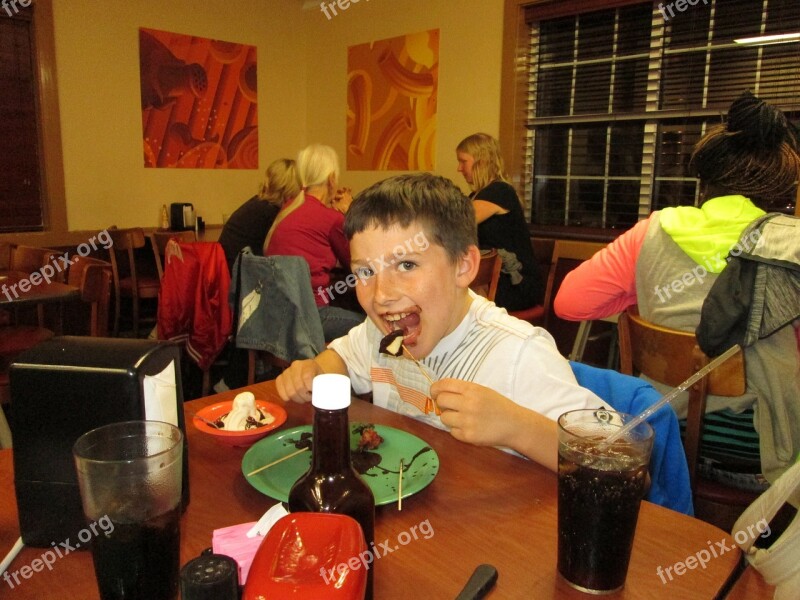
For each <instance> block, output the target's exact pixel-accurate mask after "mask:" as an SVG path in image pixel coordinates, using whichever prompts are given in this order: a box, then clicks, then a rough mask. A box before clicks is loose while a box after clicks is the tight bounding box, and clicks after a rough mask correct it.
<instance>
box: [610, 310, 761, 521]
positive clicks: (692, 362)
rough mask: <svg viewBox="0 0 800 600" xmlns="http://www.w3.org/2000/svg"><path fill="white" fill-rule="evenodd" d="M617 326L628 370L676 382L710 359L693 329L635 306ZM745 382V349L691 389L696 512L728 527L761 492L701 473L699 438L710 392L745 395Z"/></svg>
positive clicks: (688, 440)
mask: <svg viewBox="0 0 800 600" xmlns="http://www.w3.org/2000/svg"><path fill="white" fill-rule="evenodd" d="M618 329H619V353H620V365H621V366H620V370H621V371H622V372H623V373H626V374H628V375H634V374H639V373H641V374H643V375H646V376H647V377H650V378H651V379H653V380H655V381H658V382H661V383H664V384H666V385H670V386H677V385H678V384H680V383H682V382H683V381H685V380H686V379H687V378H688V377H689V376H690V375H692V374H693V373H695V372H697V371H698V370H700V369H701V368H702V367H703V366H705V365H706V364H708V362H709V360H708V357H707V356H706V355H705V354H704V353H703V352H702V350H700V347H699V346H698V345H697V339H696V338H695V336H694V334H693V333H689V332H685V331H678V330H676V329H669V328H666V327H660V326H658V325H655V324H653V323H651V322H649V321H646V320H645V319H643V318H642V317H641V316H639V313H638V310H637V309H636V307H631V308H629V309H628V310H627V311H626V312H624V313H622V314H621V315H620V316H619V322H618ZM746 387H747V385H746V377H745V368H744V354H743V353H742V352H741V351H740V352H738V353H737V354H735V355H734V356H733V357H732V358H730V359H728V360H727V361H726V362H725V363H723V364H722V365H720V366H719V367H718V368H717V369H715V370H714V371H712V372H711V373H709V374H708V375H707V376H706V377H704V378H703V379H701V380H700V381H699V382H697V383H696V384H695V385H694V386H692V387H691V388H690V389H689V390H688V393H689V406H688V414H687V418H686V435H685V439H684V449H685V451H686V461H687V463H688V467H689V479H690V481H691V484H692V491H693V494H694V504H695V515H696V516H697V517H698V518H700V519H702V520H704V521H707V522H709V523H713V524H715V525H717V526H718V527H720V528H722V529H725V530H728V531H729V530H730V529H731V527H732V526H733V523H734V522H735V520H736V518H737V517H738V516H739V514H741V512H742V511H743V510H744V508H745V507H747V506H748V505H750V503H752V502H753V501H754V500H755V499H756V497H757V496H758V495H757V494H756V493H753V492H747V491H742V490H739V489H736V488H732V487H728V486H725V485H724V484H721V483H717V482H714V481H710V480H706V479H704V478H703V477H702V476H700V475H699V474H698V471H697V465H698V460H699V452H700V440H701V434H702V430H703V416H704V415H705V411H706V396H707V395H708V394H714V395H717V396H740V395H742V394H744V393H745V390H746Z"/></svg>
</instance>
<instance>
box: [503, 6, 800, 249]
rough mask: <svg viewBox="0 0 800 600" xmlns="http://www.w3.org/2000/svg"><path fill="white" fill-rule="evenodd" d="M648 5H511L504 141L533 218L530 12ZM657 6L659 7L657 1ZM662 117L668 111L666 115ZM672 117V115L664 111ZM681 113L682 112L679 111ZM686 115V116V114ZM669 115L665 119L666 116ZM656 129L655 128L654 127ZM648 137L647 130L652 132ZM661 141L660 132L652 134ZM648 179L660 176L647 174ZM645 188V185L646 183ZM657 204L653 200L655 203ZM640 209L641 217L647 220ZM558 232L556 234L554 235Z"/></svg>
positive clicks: (596, 236) (577, 233)
mask: <svg viewBox="0 0 800 600" xmlns="http://www.w3.org/2000/svg"><path fill="white" fill-rule="evenodd" d="M641 1H642V0H583V1H581V0H561V1H558V0H533V1H532V0H505V7H504V8H505V13H504V36H503V39H504V43H503V54H502V73H501V94H500V98H501V107H500V108H501V110H500V139H501V148H502V149H503V156H504V159H505V161H506V165H507V167H508V171H509V175H510V177H511V181H512V184H513V185H514V186H515V188H516V189H517V192H518V193H519V195H520V198H523V201H524V203H525V205H526V206H525V209H526V215H527V216H528V217H529V218H530V211H531V202H532V199H531V196H530V194H529V190H530V189H531V187H532V184H533V169H532V156H531V151H530V150H529V148H531V147H532V144H531V137H532V133H531V131H530V130H529V129H528V127H527V123H528V87H529V72H528V58H529V55H530V44H531V36H530V31H529V28H528V25H527V21H526V11H528V10H530V9H535V10H536V11H537V16H538V17H539V18H541V19H550V18H555V17H559V16H566V15H570V14H576V13H586V12H592V11H595V10H603V9H611V8H619V7H624V6H629V5H633V4H639V3H641ZM653 5H654V7H655V6H656V5H657V3H656V2H653ZM660 112H662V111H660ZM663 112H668V111H663ZM676 112H677V111H676ZM702 112H707V113H709V114H708V115H700V114H699V113H698V112H696V111H693V112H692V116H711V115H712V114H718V111H715V110H704V111H702ZM680 113H683V111H680ZM661 116H662V117H663V116H664V115H663V114H662V115H661ZM653 129H655V127H653ZM645 135H646V136H647V135H648V133H647V128H646V133H645ZM652 136H653V137H655V132H654V131H653V132H652ZM644 177H650V178H652V177H654V174H652V173H651V174H645V173H643V178H644ZM643 185H645V183H644V182H643ZM651 201H652V198H651ZM642 211H643V209H641V208H640V214H639V218H643V217H646V216H647V214H642ZM795 214H796V215H798V216H800V186H798V190H797V197H796V201H795ZM554 227H555V228H556V231H554V230H553V229H554ZM529 228H530V230H531V233H532V235H537V236H543V237H569V238H575V239H588V240H602V241H609V240H611V239H614V238H615V237H616V236H617V235H619V234H620V233H622V230H609V229H600V228H589V227H575V226H572V227H570V226H548V225H537V224H533V223H529Z"/></svg>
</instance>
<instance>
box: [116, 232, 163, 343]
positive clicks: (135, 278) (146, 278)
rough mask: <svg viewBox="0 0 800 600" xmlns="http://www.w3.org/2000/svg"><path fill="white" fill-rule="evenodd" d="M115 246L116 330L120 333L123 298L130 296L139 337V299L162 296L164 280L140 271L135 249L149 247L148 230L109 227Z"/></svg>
mask: <svg viewBox="0 0 800 600" xmlns="http://www.w3.org/2000/svg"><path fill="white" fill-rule="evenodd" d="M108 234H109V236H110V237H111V243H112V245H111V247H110V248H109V249H108V254H109V258H110V259H111V272H112V275H113V279H114V333H113V335H114V336H115V337H116V336H118V335H119V320H120V313H121V306H122V297H128V298H130V299H131V303H132V304H133V335H134V337H139V322H140V321H139V301H140V300H142V299H147V298H158V290H159V287H160V282H159V279H158V277H157V276H153V275H150V274H146V273H144V272H140V269H139V266H138V263H137V261H136V254H135V251H136V250H137V249H139V248H144V247H145V235H144V231H143V230H142V229H141V228H140V227H137V228H134V229H109V230H108Z"/></svg>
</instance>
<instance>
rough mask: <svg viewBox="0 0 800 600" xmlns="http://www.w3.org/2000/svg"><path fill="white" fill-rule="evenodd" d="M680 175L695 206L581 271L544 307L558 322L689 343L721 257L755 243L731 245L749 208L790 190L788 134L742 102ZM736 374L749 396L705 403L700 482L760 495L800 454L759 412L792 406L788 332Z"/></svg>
mask: <svg viewBox="0 0 800 600" xmlns="http://www.w3.org/2000/svg"><path fill="white" fill-rule="evenodd" d="M690 164H691V166H692V168H694V169H695V172H696V173H697V174H698V177H699V179H700V194H701V206H700V207H699V208H695V207H691V206H679V207H673V208H665V209H663V210H661V211H656V212H653V213H652V214H651V215H650V216H649V217H648V218H647V219H644V220H642V221H640V222H639V223H637V224H636V225H635V226H634V227H633V228H631V229H630V230H629V231H627V232H626V233H624V234H622V235H621V236H619V237H618V238H617V239H616V240H615V241H614V242H612V243H611V244H609V245H608V246H607V247H606V248H605V249H603V250H601V251H600V252H598V253H597V254H595V255H594V256H593V257H592V258H591V259H590V260H588V261H586V262H584V263H582V264H581V265H580V266H579V267H578V268H576V269H575V270H573V271H572V272H571V273H569V274H568V275H567V277H566V278H565V279H564V281H563V283H562V284H561V287H560V289H559V292H558V294H557V296H556V298H555V303H554V310H555V312H556V314H557V315H558V316H560V317H561V318H564V319H572V320H586V319H600V318H603V317H607V316H610V315H613V314H616V313H619V312H621V311H623V310H625V309H626V308H628V307H629V306H631V305H634V304H638V306H639V313H640V314H641V315H642V316H643V317H644V318H645V319H647V320H648V321H651V322H653V323H656V324H657V325H662V326H664V327H669V328H672V329H679V330H683V331H690V332H692V333H694V332H695V329H696V328H697V326H698V323H699V321H700V314H701V307H702V305H703V301H704V299H705V298H706V296H707V294H708V293H709V290H710V289H711V287H712V285H713V283H714V281H715V280H716V279H717V276H718V274H719V273H720V272H721V271H722V270H723V269H724V268H725V266H726V264H727V260H728V259H727V257H728V256H729V253H730V254H733V255H738V253H741V252H743V251H749V250H751V249H752V246H753V245H755V244H757V243H758V239H757V237H752V236H745V237H741V236H742V232H743V231H745V229H746V228H747V227H748V225H750V224H751V223H752V222H754V221H755V220H757V219H759V218H760V217H762V216H763V215H764V214H765V212H764V210H762V209H761V208H760V207H759V203H764V202H767V201H769V200H770V199H774V198H776V197H780V196H785V195H786V194H787V193H790V192H792V190H794V189H795V186H796V182H797V179H798V176H800V156H799V155H798V146H797V138H796V136H795V130H794V128H793V127H792V126H791V124H790V123H789V122H788V120H787V119H786V116H785V115H784V114H783V113H782V112H781V111H780V110H778V109H777V108H775V107H773V106H770V105H769V104H767V103H766V102H764V101H762V100H760V99H758V98H756V97H755V96H754V95H753V94H751V93H750V92H745V93H743V94H742V95H741V96H739V98H737V99H736V100H735V101H734V102H733V103H732V104H731V106H730V109H729V111H728V115H727V120H726V122H725V123H723V124H720V125H716V126H713V127H711V128H709V130H708V132H707V133H706V134H705V135H704V136H703V138H702V139H701V140H700V141H699V142H698V143H697V145H696V146H695V148H694V151H693V153H692V158H691V163H690ZM745 364H746V376H747V389H748V393H747V394H745V395H744V396H741V397H737V398H722V397H716V396H709V397H708V402H707V409H706V410H707V414H706V418H705V422H706V424H707V425H710V426H713V427H714V428H715V429H716V431H717V436H716V438H713V437H711V436H707V437H704V439H703V443H702V449H701V456H702V457H704V462H703V464H701V465H700V469H701V473H703V475H704V476H706V477H709V478H712V479H717V480H721V481H725V482H727V483H728V484H732V485H735V486H738V487H741V488H743V489H751V490H754V491H759V490H761V489H764V488H765V487H766V486H767V485H768V484H767V482H766V481H765V480H764V477H766V480H768V481H774V479H776V478H777V477H778V476H779V475H780V473H782V472H783V471H784V470H785V469H786V468H787V467H788V466H789V465H790V464H791V463H792V462H793V461H794V458H795V457H796V456H797V453H798V450H800V447H798V443H800V440H794V442H790V443H788V445H787V441H786V440H785V439H778V438H779V436H776V435H772V434H773V432H777V431H778V429H779V428H777V427H775V423H770V422H769V417H768V416H767V415H770V414H771V415H773V416H776V413H775V412H774V411H772V410H767V407H770V406H786V405H787V402H789V403H795V405H796V403H797V399H798V398H800V360H799V358H798V349H797V344H796V341H795V332H794V330H793V328H792V327H791V326H788V327H784V328H782V329H780V330H779V331H776V332H775V333H774V334H772V335H770V336H769V337H767V338H765V339H762V340H759V341H758V342H757V343H755V344H753V345H752V346H750V347H748V348H746V349H745ZM685 402H686V400H685V395H684V399H683V401H682V402H681V401H680V400H678V401H677V404H675V403H673V407H674V408H675V409H676V412H677V413H678V416H679V417H685V414H686V405H685ZM759 407H760V408H761V410H759ZM754 415H755V425H756V427H755V428H754ZM765 416H767V417H766V420H765ZM710 429H711V427H705V428H704V430H705V431H710ZM756 429H757V430H758V432H759V433H760V436H759V434H758V433H756ZM720 430H724V431H725V434H724V435H723V436H720V435H719V432H720ZM704 436H705V434H704ZM720 437H725V439H723V440H720ZM762 474H763V477H762Z"/></svg>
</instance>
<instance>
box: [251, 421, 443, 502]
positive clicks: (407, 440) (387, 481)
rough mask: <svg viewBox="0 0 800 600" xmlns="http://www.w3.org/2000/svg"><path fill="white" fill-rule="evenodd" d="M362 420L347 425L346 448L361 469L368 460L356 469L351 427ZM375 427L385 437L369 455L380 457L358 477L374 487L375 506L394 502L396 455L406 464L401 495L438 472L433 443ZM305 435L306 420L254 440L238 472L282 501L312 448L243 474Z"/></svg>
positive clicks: (291, 449)
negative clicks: (300, 423) (348, 446)
mask: <svg viewBox="0 0 800 600" xmlns="http://www.w3.org/2000/svg"><path fill="white" fill-rule="evenodd" d="M361 425H362V424H361V423H351V424H350V431H351V436H350V448H351V449H353V453H352V455H353V459H354V460H353V463H354V465H356V467H357V470H359V472H360V471H362V470H364V469H365V468H366V465H365V466H364V467H362V468H360V469H359V468H358V465H359V463H360V462H361V461H359V460H358V459H357V456H356V455H357V454H358V453H357V452H356V451H355V449H356V448H357V447H358V440H359V438H360V435H359V434H358V433H352V432H353V431H354V430H355V429H356V428H358V427H360V426H361ZM375 430H376V431H377V432H378V434H379V435H380V436H381V437H382V438H383V442H382V443H381V445H380V446H378V448H377V449H375V450H372V451H370V454H377V455H378V456H377V457H376V456H372V457H370V458H372V459H373V460H374V461H377V460H378V458H380V462H378V464H377V465H375V466H372V467H370V468H368V469H366V470H365V471H364V472H363V473H361V476H362V478H363V479H364V481H366V482H367V484H368V485H369V487H370V488H371V489H372V493H373V494H374V495H375V504H376V505H378V506H380V505H382V504H391V503H392V502H397V483H398V475H399V467H400V459H403V465H404V466H403V498H406V497H407V496H411V495H412V494H416V493H417V492H418V491H420V490H421V489H423V488H424V487H425V486H427V485H428V484H429V483H430V482H431V481H433V478H434V477H436V474H437V473H438V472H439V456H438V455H437V454H436V451H435V450H434V449H433V448H431V447H430V446H429V445H428V444H426V443H425V442H424V441H422V440H421V439H419V438H418V437H417V436H415V435H411V434H410V433H407V432H405V431H401V430H399V429H395V428H394V427H387V426H386V425H375ZM303 434H307V435H306V436H305V437H308V436H310V435H311V426H310V425H302V426H300V427H294V428H292V429H287V430H285V431H281V432H279V433H275V434H273V435H271V436H269V437H266V438H264V439H263V440H259V441H258V442H256V443H255V444H253V445H252V446H251V447H250V449H249V450H248V451H247V452H246V453H245V455H244V458H243V459H242V473H244V476H245V479H246V480H247V481H248V483H250V485H252V486H253V487H254V488H256V489H257V490H258V491H259V492H261V493H262V494H266V495H267V496H270V497H272V498H275V499H276V500H280V501H281V502H286V501H287V500H288V498H289V490H290V489H291V488H292V486H293V485H294V483H295V481H297V480H298V479H299V478H300V476H301V475H303V474H305V472H306V471H308V467H309V466H310V464H311V452H308V451H306V452H302V453H300V454H298V455H296V456H293V457H292V458H289V459H287V460H284V461H282V462H279V463H277V464H275V465H273V466H271V467H269V468H268V469H264V470H263V471H260V472H258V473H255V474H254V475H251V476H250V477H248V476H247V474H248V473H251V472H252V471H255V470H256V469H258V468H259V467H263V466H264V465H268V464H270V463H272V462H274V461H276V460H278V459H280V458H283V457H284V456H287V455H289V454H291V453H293V452H297V446H295V444H296V443H297V442H298V441H299V440H300V439H301V438H300V436H301V435H303Z"/></svg>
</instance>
